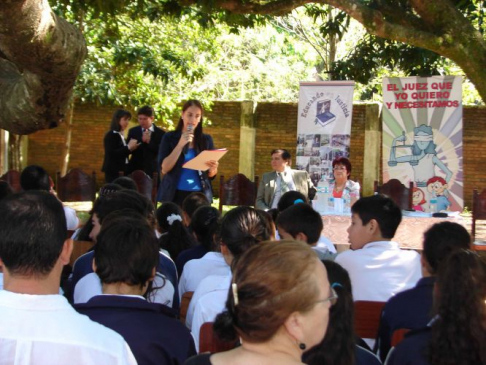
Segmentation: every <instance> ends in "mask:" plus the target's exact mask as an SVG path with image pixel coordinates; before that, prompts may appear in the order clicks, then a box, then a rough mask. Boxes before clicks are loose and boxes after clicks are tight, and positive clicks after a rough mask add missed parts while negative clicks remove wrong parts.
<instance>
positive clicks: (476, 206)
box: [471, 189, 486, 242]
mask: <svg viewBox="0 0 486 365" xmlns="http://www.w3.org/2000/svg"><path fill="white" fill-rule="evenodd" d="M477 219H480V220H483V219H486V189H483V190H482V191H481V193H479V191H478V190H477V189H474V190H473V199H472V223H471V236H472V240H473V242H474V239H475V238H476V220H477Z"/></svg>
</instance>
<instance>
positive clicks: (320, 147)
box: [296, 81, 354, 186]
mask: <svg viewBox="0 0 486 365" xmlns="http://www.w3.org/2000/svg"><path fill="white" fill-rule="evenodd" d="M353 90H354V82H352V81H330V82H313V83H305V82H302V83H301V84H300V92H299V114H298V126H297V153H296V156H297V161H296V163H297V169H299V170H307V171H308V172H309V175H310V176H311V179H312V182H313V183H314V185H315V186H317V185H318V182H319V181H320V180H321V179H322V178H331V177H332V160H334V159H335V158H337V157H340V156H344V157H348V156H349V143H350V134H351V115H352V108H353Z"/></svg>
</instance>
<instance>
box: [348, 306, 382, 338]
mask: <svg viewBox="0 0 486 365" xmlns="http://www.w3.org/2000/svg"><path fill="white" fill-rule="evenodd" d="M384 306H385V302H371V301H366V300H358V301H356V302H354V328H355V331H356V334H357V335H358V336H359V337H361V338H376V335H377V334H378V326H379V324H380V318H381V312H382V310H383V307H384Z"/></svg>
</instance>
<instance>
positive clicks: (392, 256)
mask: <svg viewBox="0 0 486 365" xmlns="http://www.w3.org/2000/svg"><path fill="white" fill-rule="evenodd" d="M336 263H338V264H339V265H341V266H342V267H344V268H345V269H346V270H347V271H348V273H349V277H350V278H351V284H352V286H353V299H354V300H355V301H356V300H371V301H378V302H386V301H387V300H388V299H390V298H391V297H392V296H393V295H395V294H397V293H399V292H401V291H404V290H407V289H411V288H413V287H414V286H415V284H416V283H417V281H419V279H420V278H421V277H422V269H421V265H420V256H419V254H418V253H417V252H415V251H412V250H410V251H409V250H401V249H400V247H399V245H398V243H397V242H394V241H377V242H370V243H368V244H366V245H365V246H364V247H363V248H362V249H360V250H354V251H353V250H347V251H344V252H342V253H340V254H339V255H337V257H336Z"/></svg>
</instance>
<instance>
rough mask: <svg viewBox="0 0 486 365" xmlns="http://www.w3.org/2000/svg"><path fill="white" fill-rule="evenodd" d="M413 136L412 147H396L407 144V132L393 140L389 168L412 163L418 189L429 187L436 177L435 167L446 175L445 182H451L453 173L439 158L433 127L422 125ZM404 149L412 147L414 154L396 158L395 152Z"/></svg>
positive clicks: (415, 129)
mask: <svg viewBox="0 0 486 365" xmlns="http://www.w3.org/2000/svg"><path fill="white" fill-rule="evenodd" d="M413 134H414V138H413V144H412V145H405V144H403V145H398V146H397V145H396V143H397V142H404V143H405V141H406V140H407V136H406V135H405V132H403V133H402V135H400V136H398V137H396V138H394V139H393V142H392V146H391V150H390V159H389V161H388V166H396V165H397V163H403V162H408V163H410V165H411V166H412V168H413V171H414V181H415V185H416V186H418V187H427V181H428V180H429V179H430V178H431V177H433V176H435V175H436V174H435V166H437V167H438V168H439V169H441V170H442V171H443V172H444V174H445V175H446V177H445V180H446V182H449V181H450V179H451V177H452V171H451V170H449V168H448V167H447V166H446V165H445V164H444V163H443V162H442V161H441V160H439V158H438V157H437V152H436V150H435V147H436V144H435V143H434V135H433V132H432V127H430V126H427V125H425V124H422V125H420V126H419V127H415V128H414V129H413ZM403 147H411V148H412V154H411V155H408V156H400V157H396V154H395V150H396V149H397V148H403Z"/></svg>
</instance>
